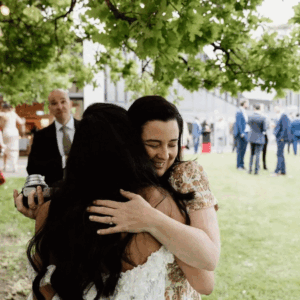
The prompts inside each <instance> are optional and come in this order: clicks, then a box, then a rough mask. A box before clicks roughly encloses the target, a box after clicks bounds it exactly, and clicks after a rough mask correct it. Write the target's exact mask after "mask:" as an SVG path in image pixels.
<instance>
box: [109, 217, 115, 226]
mask: <svg viewBox="0 0 300 300" xmlns="http://www.w3.org/2000/svg"><path fill="white" fill-rule="evenodd" d="M112 218H113V217H110V222H109V225H114V222H113V221H112Z"/></svg>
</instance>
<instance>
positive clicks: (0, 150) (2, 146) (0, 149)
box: [0, 128, 6, 156]
mask: <svg viewBox="0 0 300 300" xmlns="http://www.w3.org/2000/svg"><path fill="white" fill-rule="evenodd" d="M5 148H6V146H5V144H4V142H3V134H2V129H1V128H0V155H1V156H2V155H3V153H4V149H5Z"/></svg>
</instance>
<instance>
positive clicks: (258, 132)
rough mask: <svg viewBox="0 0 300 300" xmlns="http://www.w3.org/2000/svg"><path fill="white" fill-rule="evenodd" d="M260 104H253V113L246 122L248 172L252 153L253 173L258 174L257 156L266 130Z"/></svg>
mask: <svg viewBox="0 0 300 300" xmlns="http://www.w3.org/2000/svg"><path fill="white" fill-rule="evenodd" d="M261 109H262V108H261V105H260V104H255V105H254V110H255V111H254V114H253V115H252V116H250V117H249V119H248V124H249V126H250V128H251V130H250V133H249V137H248V141H249V142H250V145H251V156H250V164H249V174H251V172H252V164H253V158H254V155H255V157H256V159H255V172H254V174H256V175H257V174H258V171H259V157H260V153H261V151H262V149H263V146H264V144H265V142H266V141H265V134H266V131H267V122H266V118H265V117H264V116H262V111H261Z"/></svg>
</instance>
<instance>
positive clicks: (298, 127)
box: [291, 114, 300, 155]
mask: <svg viewBox="0 0 300 300" xmlns="http://www.w3.org/2000/svg"><path fill="white" fill-rule="evenodd" d="M291 134H292V135H293V138H294V140H293V147H294V154H295V155H297V147H298V144H299V143H300V114H297V115H296V118H295V119H294V120H293V121H292V122H291Z"/></svg>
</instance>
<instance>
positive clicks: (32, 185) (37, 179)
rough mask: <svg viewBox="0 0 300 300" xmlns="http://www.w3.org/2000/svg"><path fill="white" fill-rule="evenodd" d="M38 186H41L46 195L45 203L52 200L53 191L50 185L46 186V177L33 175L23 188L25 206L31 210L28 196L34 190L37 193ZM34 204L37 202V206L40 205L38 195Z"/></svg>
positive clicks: (27, 179)
mask: <svg viewBox="0 0 300 300" xmlns="http://www.w3.org/2000/svg"><path fill="white" fill-rule="evenodd" d="M38 186H40V187H41V188H42V191H43V195H44V201H45V202H46V201H49V200H50V197H51V194H52V189H51V188H50V187H48V185H47V184H46V182H45V178H44V176H42V175H38V174H32V175H29V176H28V177H27V178H26V182H25V184H24V186H23V188H22V194H23V205H24V206H25V207H27V208H29V206H28V196H29V194H30V192H31V191H32V190H34V191H35V192H36V188H37V187H38ZM34 202H35V204H38V198H37V194H35V195H34Z"/></svg>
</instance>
